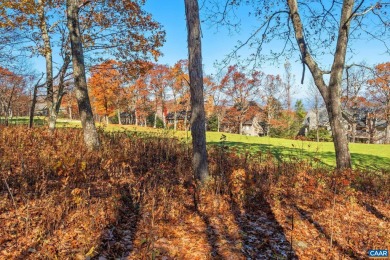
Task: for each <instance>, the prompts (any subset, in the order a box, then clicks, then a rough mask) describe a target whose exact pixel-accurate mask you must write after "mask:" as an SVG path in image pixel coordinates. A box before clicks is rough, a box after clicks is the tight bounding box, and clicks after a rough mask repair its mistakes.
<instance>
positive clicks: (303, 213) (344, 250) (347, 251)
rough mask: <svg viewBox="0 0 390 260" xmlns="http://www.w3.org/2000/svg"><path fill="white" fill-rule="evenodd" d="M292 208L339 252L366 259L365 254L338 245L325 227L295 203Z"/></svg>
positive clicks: (353, 257) (354, 257)
mask: <svg viewBox="0 0 390 260" xmlns="http://www.w3.org/2000/svg"><path fill="white" fill-rule="evenodd" d="M293 208H295V209H296V211H298V213H299V216H300V218H301V219H302V220H306V221H308V222H309V223H310V224H311V225H313V226H314V227H315V229H317V231H318V232H319V233H320V234H322V235H323V236H324V237H325V238H326V239H327V240H328V241H329V243H332V246H335V247H336V248H337V250H338V251H339V252H341V253H342V254H343V255H344V256H348V257H351V258H352V259H366V257H365V256H362V255H360V254H356V253H355V252H354V251H353V250H351V249H347V248H344V247H343V246H342V245H340V244H339V243H338V242H337V240H334V239H333V238H332V237H331V235H330V234H328V233H327V232H326V231H325V229H324V228H323V227H322V226H321V225H320V223H318V222H317V221H315V220H314V219H313V218H312V216H311V214H310V213H309V212H308V211H306V210H304V209H302V208H301V207H299V206H297V205H293Z"/></svg>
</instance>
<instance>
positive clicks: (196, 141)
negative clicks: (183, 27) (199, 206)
mask: <svg viewBox="0 0 390 260" xmlns="http://www.w3.org/2000/svg"><path fill="white" fill-rule="evenodd" d="M184 2H185V12H186V20H187V32H188V34H187V36H188V38H187V41H188V61H189V62H188V70H189V76H190V93H191V110H192V112H191V135H192V148H193V157H192V163H193V170H194V175H195V177H196V179H198V180H200V181H201V182H202V183H204V182H205V181H206V180H207V179H208V176H209V172H208V164H207V150H206V129H205V122H206V120H205V111H204V97H203V71H202V48H201V39H200V37H201V35H200V21H199V6H198V1H197V0H184Z"/></svg>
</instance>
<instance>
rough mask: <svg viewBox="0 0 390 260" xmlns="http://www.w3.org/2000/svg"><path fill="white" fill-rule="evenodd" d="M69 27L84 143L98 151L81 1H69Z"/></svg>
mask: <svg viewBox="0 0 390 260" xmlns="http://www.w3.org/2000/svg"><path fill="white" fill-rule="evenodd" d="M66 12H67V25H68V30H69V35H70V43H71V49H72V63H73V76H74V84H75V88H76V99H77V103H78V107H79V114H80V119H81V125H82V127H83V131H84V142H85V144H86V146H87V147H88V149H90V150H94V149H98V148H99V146H100V142H99V137H98V133H97V131H96V127H95V122H94V119H93V113H92V108H91V103H90V101H89V96H88V88H87V80H86V76H85V65H84V53H83V45H82V42H81V34H80V25H79V13H78V12H79V1H78V0H67V1H66Z"/></svg>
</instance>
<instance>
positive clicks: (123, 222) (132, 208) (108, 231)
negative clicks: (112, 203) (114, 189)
mask: <svg viewBox="0 0 390 260" xmlns="http://www.w3.org/2000/svg"><path fill="white" fill-rule="evenodd" d="M119 191H120V194H121V198H120V203H119V205H118V207H117V214H116V219H115V221H114V222H112V223H110V224H108V225H107V226H106V227H105V228H104V231H103V232H102V234H101V236H100V245H99V246H98V248H97V249H96V254H95V256H94V257H93V258H92V259H117V258H119V259H125V258H126V257H128V256H129V255H130V254H131V252H132V251H133V247H134V246H133V244H134V239H135V234H136V230H137V225H138V222H139V219H140V213H139V207H140V205H139V204H138V203H136V202H134V200H133V198H132V196H131V193H130V190H129V187H127V186H124V185H122V186H120V187H119Z"/></svg>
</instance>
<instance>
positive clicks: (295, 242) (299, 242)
mask: <svg viewBox="0 0 390 260" xmlns="http://www.w3.org/2000/svg"><path fill="white" fill-rule="evenodd" d="M293 244H294V246H297V247H300V248H302V249H306V248H308V244H307V243H306V242H304V241H294V243H293Z"/></svg>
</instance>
